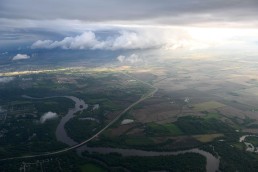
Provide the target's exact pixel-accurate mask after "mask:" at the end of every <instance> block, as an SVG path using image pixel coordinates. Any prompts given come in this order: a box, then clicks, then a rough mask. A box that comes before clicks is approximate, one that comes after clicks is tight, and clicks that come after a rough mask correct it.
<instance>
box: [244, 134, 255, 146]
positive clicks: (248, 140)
mask: <svg viewBox="0 0 258 172" xmlns="http://www.w3.org/2000/svg"><path fill="white" fill-rule="evenodd" d="M246 142H249V143H252V144H253V145H254V146H255V147H257V146H258V137H251V136H250V137H246Z"/></svg>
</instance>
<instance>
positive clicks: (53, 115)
mask: <svg viewBox="0 0 258 172" xmlns="http://www.w3.org/2000/svg"><path fill="white" fill-rule="evenodd" d="M57 117H58V115H57V114H56V113H54V112H47V113H45V114H44V115H43V116H41V118H40V123H42V124H43V123H45V122H46V121H47V120H51V119H54V118H57Z"/></svg>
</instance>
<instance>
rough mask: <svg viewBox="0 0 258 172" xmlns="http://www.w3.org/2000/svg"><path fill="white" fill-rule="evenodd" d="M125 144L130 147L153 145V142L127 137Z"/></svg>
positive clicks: (146, 139) (144, 138)
mask: <svg viewBox="0 0 258 172" xmlns="http://www.w3.org/2000/svg"><path fill="white" fill-rule="evenodd" d="M125 143H126V144H127V145H132V146H136V145H151V144H154V142H153V141H152V140H151V139H150V138H148V137H129V138H127V139H126V140H125Z"/></svg>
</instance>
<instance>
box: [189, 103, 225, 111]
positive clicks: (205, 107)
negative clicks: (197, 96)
mask: <svg viewBox="0 0 258 172" xmlns="http://www.w3.org/2000/svg"><path fill="white" fill-rule="evenodd" d="M193 106H194V110H197V111H205V110H210V109H217V108H221V107H224V106H226V105H224V104H222V103H219V102H216V101H208V102H204V103H198V104H195V105H193Z"/></svg>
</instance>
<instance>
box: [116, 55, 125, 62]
mask: <svg viewBox="0 0 258 172" xmlns="http://www.w3.org/2000/svg"><path fill="white" fill-rule="evenodd" d="M125 58H126V57H125V56H122V55H120V56H118V57H117V60H118V61H119V62H121V63H123V62H124V61H125Z"/></svg>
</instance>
